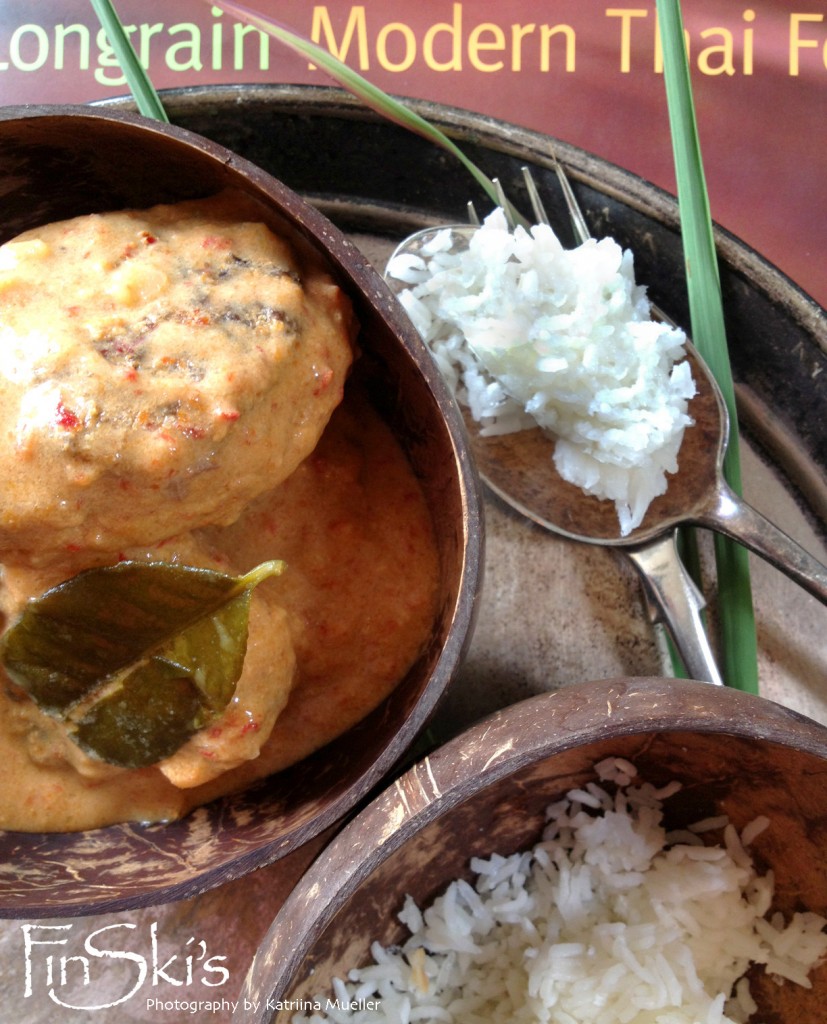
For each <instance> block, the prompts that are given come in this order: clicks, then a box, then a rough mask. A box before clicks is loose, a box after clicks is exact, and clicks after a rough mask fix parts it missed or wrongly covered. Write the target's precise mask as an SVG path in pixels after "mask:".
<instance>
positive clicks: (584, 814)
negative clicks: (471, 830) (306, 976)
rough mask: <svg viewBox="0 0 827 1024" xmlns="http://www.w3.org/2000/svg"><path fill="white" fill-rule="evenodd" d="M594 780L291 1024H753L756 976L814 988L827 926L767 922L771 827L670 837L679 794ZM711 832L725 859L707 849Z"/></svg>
mask: <svg viewBox="0 0 827 1024" xmlns="http://www.w3.org/2000/svg"><path fill="white" fill-rule="evenodd" d="M597 767H598V775H599V777H600V778H601V779H602V780H604V781H606V782H608V781H612V782H617V783H619V788H617V789H614V787H613V786H610V785H601V786H598V785H597V784H594V783H590V784H588V785H587V786H586V787H585V788H584V789H582V790H573V791H571V792H569V793H568V794H567V796H566V798H565V799H564V800H561V801H560V802H558V803H556V804H555V805H553V806H552V807H550V808H549V810H548V825H547V828H546V830H545V833H544V835H543V838H542V841H541V842H539V843H538V844H537V845H536V846H535V847H534V848H533V849H531V850H528V851H526V852H523V853H516V854H514V855H512V856H507V857H503V856H499V855H497V854H495V855H493V856H491V857H489V858H487V859H474V860H472V862H471V868H472V870H473V871H474V872H475V874H476V878H475V880H474V882H473V884H471V883H468V882H466V881H464V880H457V881H454V882H452V883H451V884H450V885H449V886H448V888H447V889H446V891H445V892H444V893H443V895H441V896H440V897H438V898H437V899H436V900H435V901H434V902H433V904H432V905H431V906H429V907H428V908H427V909H424V910H421V909H420V908H419V907H417V906H416V905H415V904H414V902H413V900H411V899H410V898H408V899H407V900H406V902H405V906H404V909H403V910H402V912H401V913H400V915H399V917H400V920H401V921H402V922H403V923H404V924H405V925H406V926H407V928H408V929H409V930H410V937H409V938H408V939H407V941H405V942H404V944H403V945H402V946H401V947H399V948H383V947H382V946H380V945H379V944H378V943H374V944H373V946H372V949H371V954H372V956H373V959H374V962H373V963H372V964H371V965H369V966H367V967H363V968H360V969H354V970H352V971H350V973H349V974H348V976H347V978H346V979H338V980H336V981H335V983H334V988H333V991H332V992H331V993H329V994H327V995H324V996H317V997H316V1000H315V1003H316V1006H317V1008H318V1009H317V1011H314V1012H310V1013H309V1014H304V1015H296V1016H295V1017H294V1018H293V1021H294V1024H300V1022H301V1024H307V1022H312V1024H322V1022H325V1024H328V1022H338V1024H345V1022H348V1024H412V1022H416V1021H420V1022H446V1024H529V1022H530V1024H540V1022H548V1024H727V1022H744V1021H746V1020H748V1019H749V1020H750V1022H751V1024H752V1022H753V1017H752V1014H753V1013H754V1012H755V1010H756V1005H755V1003H754V1001H753V999H752V997H751V995H750V992H749V986H748V982H747V980H746V978H745V977H744V974H745V971H746V970H747V967H748V966H749V965H750V964H751V963H756V964H764V965H765V969H766V970H767V971H768V972H769V973H771V974H772V975H775V976H776V978H777V979H778V980H779V981H782V980H783V981H790V982H794V983H796V984H799V985H803V986H806V987H810V984H811V983H810V981H809V979H808V972H809V970H810V968H811V967H812V966H813V965H814V964H816V963H817V962H818V961H819V960H820V959H821V958H823V957H824V956H825V954H826V953H827V934H825V931H824V929H825V927H827V920H825V919H824V918H823V917H820V916H818V915H816V914H813V913H798V914H795V915H793V916H792V918H791V919H790V920H789V921H787V922H785V921H784V920H782V918H781V916H780V915H779V914H777V913H773V912H772V911H771V903H772V898H773V877H772V873H768V874H766V875H763V876H761V875H759V874H758V873H757V872H756V869H755V867H754V865H753V862H752V860H751V857H750V854H749V852H748V849H747V841H752V840H754V839H755V837H756V836H757V835H758V834H759V833H760V832H761V831H763V830H764V829H765V828H767V827H768V826H769V822H768V820H767V819H766V818H758V819H756V820H755V821H754V822H752V823H751V824H750V825H749V826H747V828H746V829H744V830H743V831H742V833H741V834H740V835H739V834H738V833H737V832H736V830H735V829H734V828H733V826H732V825H731V824H729V823H728V821H727V819H726V818H715V819H709V820H707V821H704V822H699V823H698V824H697V825H696V826H694V827H693V828H691V829H688V830H685V831H682V832H680V833H674V834H667V833H666V832H665V831H664V828H663V826H662V824H661V821H662V805H663V801H664V800H665V799H666V797H668V796H669V795H671V794H672V793H673V792H675V790H676V789H678V788H679V786H678V785H677V784H673V785H670V786H667V787H665V788H662V789H660V790H656V789H655V788H654V787H652V786H651V785H649V784H646V783H643V784H640V785H632V784H631V783H632V780H633V779H634V775H635V768H634V766H633V765H631V764H629V762H627V761H624V760H621V759H615V758H610V759H607V760H606V761H604V762H601V764H600V765H598V766H597ZM711 829H723V843H722V845H717V846H712V845H704V844H703V842H702V840H701V838H700V834H701V833H703V832H704V831H708V830H711ZM307 1002H309V1001H307ZM756 1020H757V1018H756Z"/></svg>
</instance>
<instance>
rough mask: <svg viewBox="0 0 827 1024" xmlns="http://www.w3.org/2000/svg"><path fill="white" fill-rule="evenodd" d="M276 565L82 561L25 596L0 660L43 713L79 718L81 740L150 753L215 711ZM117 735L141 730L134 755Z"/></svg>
mask: <svg viewBox="0 0 827 1024" xmlns="http://www.w3.org/2000/svg"><path fill="white" fill-rule="evenodd" d="M283 569H284V563H282V562H278V561H272V562H264V563H262V565H260V566H257V567H256V568H255V569H254V570H252V571H251V572H250V573H247V575H245V576H230V575H227V574H225V573H220V572H216V571H213V570H210V569H200V568H194V567H192V566H182V565H174V564H171V563H166V562H138V561H136V562H130V561H127V562H120V563H118V564H117V565H113V566H104V567H102V568H98V569H89V570H87V571H86V572H82V573H79V574H78V575H77V576H74V577H72V578H71V579H70V580H67V581H66V582H64V583H61V584H59V585H58V586H56V587H53V588H52V589H51V590H49V591H47V592H46V593H45V594H43V595H42V596H41V597H40V598H37V599H34V600H32V601H30V602H29V603H28V605H27V606H26V608H24V610H23V612H22V614H21V615H20V617H19V618H18V620H17V622H16V623H14V624H13V625H12V626H11V628H10V629H9V630H8V631H7V632H6V633H5V634H4V636H3V638H2V640H0V661H2V664H3V667H4V668H5V670H6V672H7V674H8V676H9V678H10V679H11V680H12V681H13V682H15V683H16V684H17V685H18V686H19V687H20V688H21V689H23V690H24V691H25V692H26V693H28V694H29V696H30V697H31V698H32V699H33V700H34V701H35V703H37V704H38V706H39V707H40V708H41V709H42V710H43V711H45V712H47V713H48V714H51V715H53V716H55V717H57V718H60V719H62V720H64V721H66V722H67V723H69V724H70V725H71V726H75V725H76V726H77V732H76V736H77V739H78V742H79V743H81V745H82V746H83V747H84V749H86V750H88V751H90V752H92V753H95V754H97V755H98V756H100V757H102V758H103V759H104V760H111V759H112V757H115V756H117V757H118V759H119V760H118V761H113V763H118V764H125V765H128V766H129V767H137V766H139V765H140V764H143V763H153V762H154V761H157V760H160V759H161V758H162V757H165V756H168V754H169V753H170V752H171V750H174V749H177V746H180V742H181V740H180V736H182V735H183V736H185V737H188V736H190V735H192V733H193V732H195V731H197V730H198V729H199V728H202V727H203V726H204V724H206V723H207V722H209V721H210V720H212V719H213V718H215V717H217V716H218V715H219V714H221V713H222V711H223V710H224V708H225V707H226V705H227V703H228V702H229V700H230V699H231V697H232V695H233V692H234V690H235V684H236V682H237V681H238V678H239V676H240V675H241V671H242V669H243V665H244V657H245V654H246V645H247V629H248V621H249V610H250V601H251V598H252V592H253V590H254V589H255V587H256V586H258V585H259V584H260V583H261V582H263V581H264V580H265V579H268V578H269V577H271V576H276V575H278V574H280V573H281V572H282V571H283ZM153 679H154V680H155V681H156V684H157V689H156V690H155V691H153V692H152V694H151V699H150V697H149V696H148V690H149V689H150V688H151V681H152V680H153ZM185 684H186V685H185ZM121 733H123V734H124V735H132V734H134V735H135V737H136V743H137V747H136V749H135V750H134V751H132V753H131V754H127V753H124V752H123V750H122V748H123V747H124V742H122V741H121V740H119V739H118V735H120V734H121ZM116 734H117V735H116ZM139 741H140V742H139ZM126 748H127V750H128V748H129V744H128V742H127V743H126ZM113 751H116V752H117V753H112V752H113ZM141 751H143V753H142V752H141ZM146 757H149V758H151V760H150V761H144V760H143V758H146Z"/></svg>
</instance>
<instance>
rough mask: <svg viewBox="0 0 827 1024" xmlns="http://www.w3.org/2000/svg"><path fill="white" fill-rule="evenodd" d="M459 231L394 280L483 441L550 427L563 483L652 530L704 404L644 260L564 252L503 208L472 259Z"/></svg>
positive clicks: (605, 244)
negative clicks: (691, 405)
mask: <svg viewBox="0 0 827 1024" xmlns="http://www.w3.org/2000/svg"><path fill="white" fill-rule="evenodd" d="M451 244H452V236H451V232H450V230H448V229H446V230H445V231H444V232H440V233H439V234H438V235H437V236H436V238H435V239H434V240H433V242H432V243H430V244H429V245H428V246H427V247H426V248H424V249H423V250H422V256H421V257H420V256H416V255H401V256H398V257H396V258H394V259H393V260H392V261H391V262H390V264H389V265H388V269H387V273H388V275H389V276H390V277H393V278H395V279H396V280H398V281H400V282H403V283H404V284H406V285H407V286H408V287H406V288H405V289H403V290H402V291H401V292H400V295H399V298H400V301H401V302H402V304H403V305H404V307H405V309H406V310H407V312H408V314H409V316H410V317H411V319H412V321H413V323H414V326H415V327H416V328H417V330H418V331H419V332H420V334H421V335H422V337H423V338H424V340H425V342H426V343H427V345H428V346H429V347H430V349H431V351H432V352H433V354H434V356H435V358H436V360H437V363H438V365H439V366H440V369H441V370H442V372H443V373H444V374H445V376H446V378H447V379H448V381H449V383H450V384H451V385H452V386H453V388H454V390H455V393H456V395H457V397H458V398H459V400H460V401H461V402H463V403H464V404H466V405H467V406H468V407H469V409H470V410H471V414H472V415H473V417H474V418H475V419H476V420H478V421H479V422H480V424H481V425H482V431H483V433H505V432H509V431H513V430H522V429H525V428H526V427H533V426H536V425H537V424H539V425H540V426H541V427H543V428H545V429H547V430H548V431H550V432H551V433H552V434H554V435H555V437H556V439H557V441H556V447H555V454H554V462H555V466H556V467H557V471H558V472H559V473H560V475H561V476H562V477H563V479H565V480H567V481H569V482H571V483H573V484H576V485H577V486H578V487H580V488H582V489H583V490H584V491H585V492H586V493H588V494H591V495H594V496H595V497H597V498H601V499H608V500H611V501H613V502H614V503H615V507H616V509H617V513H618V518H619V520H620V531H621V534H622V535H623V536H625V535H627V534H628V533H629V532H630V531H631V530H633V529H635V527H637V526H639V525H640V523H641V522H642V520H643V517H644V515H645V513H646V509H647V508H648V506H649V504H650V502H651V501H652V500H653V499H654V498H655V497H657V496H658V495H659V494H662V493H663V492H664V491H665V490H666V486H667V482H666V474H667V473H674V472H675V471H676V470H677V454H678V449H679V448H680V445H681V440H682V438H683V431H684V429H685V427H687V426H688V425H689V424H690V423H691V419H690V417H689V416H688V414H687V403H688V400H689V399H690V398H691V397H692V395H693V394H694V393H695V385H694V382H693V380H692V373H691V369H690V366H689V363H688V362H687V361H686V360H685V358H684V356H685V350H684V343H685V341H686V337H685V335H684V334H683V332H682V331H680V330H679V329H675V328H672V327H669V326H667V325H665V324H662V323H659V322H656V321H653V320H652V319H651V309H650V305H649V302H648V299H647V298H646V292H645V289H644V288H643V287H641V286H639V285H637V284H636V283H635V279H634V268H633V258H632V254H631V252H629V251H624V250H622V249H621V247H620V246H619V245H618V244H617V243H616V242H615V241H614V240H613V239H610V238H606V239H602V240H600V241H596V240H594V239H590V240H588V241H586V242H584V243H583V244H582V245H580V246H578V247H577V248H575V249H564V248H563V246H562V245H561V243H560V241H559V240H558V238H557V237H556V235H555V234H554V232H553V231H552V229H551V228H550V227H548V226H546V225H542V224H541V225H536V226H534V227H532V228H531V230H530V232H529V231H526V230H524V229H523V228H521V227H518V228H517V229H516V230H514V231H513V232H512V231H509V229H508V225H507V223H506V219H505V215H504V214H503V211H502V210H496V211H495V212H494V213H492V214H491V215H490V216H489V217H488V218H487V219H486V221H485V223H484V224H483V226H482V227H481V228H480V229H479V230H478V231H477V232H476V233H475V235H474V236H473V238H472V240H471V243H470V246H469V248H468V250H467V251H465V252H456V253H455V252H452V251H451Z"/></svg>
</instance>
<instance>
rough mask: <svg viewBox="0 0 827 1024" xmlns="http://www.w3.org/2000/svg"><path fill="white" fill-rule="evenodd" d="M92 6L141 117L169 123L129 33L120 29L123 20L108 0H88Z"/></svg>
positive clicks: (122, 28)
mask: <svg viewBox="0 0 827 1024" xmlns="http://www.w3.org/2000/svg"><path fill="white" fill-rule="evenodd" d="M90 3H91V4H92V9H93V10H94V12H95V14H96V15H97V17H98V21H99V22H100V24H101V27H102V28H103V29H104V31H105V32H106V34H107V36H108V37H109V42H110V43H111V44H112V49H113V50H114V51H115V56H116V57H117V58H118V64H120V66H121V70H122V71H123V73H124V76H125V77H126V80H127V83H128V84H129V89H130V91H131V93H132V95H133V96H134V97H135V102H136V104H137V106H138V110H139V111H140V112H141V113H142V114H143V115H144V117H151V118H154V119H155V120H156V121H164V122H166V123H167V124H168V123H169V118H168V117H167V112H166V111H165V110H164V105H163V104H162V103H161V100H160V98H159V97H158V93H157V92H156V91H155V87H154V86H153V84H152V82H151V81H150V79H149V76H148V75H147V73H146V71H145V70H144V67H143V65H142V64H141V62H140V61H139V60H138V55H137V54H136V53H135V50H134V49H133V47H132V43H131V42H130V41H129V36H128V35H127V34H126V31H125V30H124V27H123V24H122V22H121V20H120V18H119V17H118V14H117V12H116V11H115V8H114V6H113V5H112V3H111V0H90Z"/></svg>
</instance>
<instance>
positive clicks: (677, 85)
mask: <svg viewBox="0 0 827 1024" xmlns="http://www.w3.org/2000/svg"><path fill="white" fill-rule="evenodd" d="M657 12H658V23H659V27H660V33H661V42H662V44H663V57H664V61H663V64H664V80H665V86H666V99H667V106H668V110H669V122H670V128H671V136H672V148H673V154H674V160H675V178H676V181H677V190H678V206H679V210H680V221H681V233H682V236H683V247H684V263H685V266H686V279H687V291H688V297H689V314H690V321H691V332H692V337H693V341H694V343H695V346H696V347H697V349H698V351H699V352H700V354H701V356H702V357H703V358H704V360H705V361H706V363H707V365H708V366H709V368H710V370H711V371H712V374H713V376H714V377H715V379H716V380H717V382H718V386H719V387H720V389H721V393H722V394H723V398H724V403H725V405H726V408H727V411H728V413H729V420H730V435H729V444H728V446H727V450H726V455H725V458H724V465H723V470H724V477H725V479H726V481H727V483H728V484H729V486H730V487H731V488H732V489H733V491H735V492H736V493H737V494H740V493H741V490H742V481H741V462H740V445H739V436H738V411H737V408H736V404H735V388H734V384H733V380H732V370H731V367H730V362H729V350H728V346H727V339H726V325H725V319H724V310H723V299H722V295H721V281H720V276H719V273H718V258H717V252H716V248H715V236H714V231H713V226H712V217H711V212H710V205H709V194H708V192H707V188H706V179H705V176H704V170H703V160H702V157H701V146H700V139H699V137H698V128H697V122H696V119H695V107H694V100H693V97H692V85H691V80H690V72H689V61H688V58H687V54H686V45H685V40H684V32H683V19H682V16H681V9H680V3H679V2H678V0H657ZM715 561H716V569H717V575H718V617H719V621H720V628H721V640H722V643H721V650H722V655H723V656H722V661H723V666H722V668H723V676H724V679H725V681H726V682H727V684H728V685H730V686H733V687H735V688H737V689H741V690H746V691H748V692H751V693H758V692H759V681H758V641H757V637H756V628H755V612H754V609H753V604H752V587H751V582H750V571H749V559H748V556H747V553H746V551H744V550H743V548H741V547H739V546H738V545H737V544H736V542H734V541H731V540H729V539H727V538H716V541H715Z"/></svg>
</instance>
